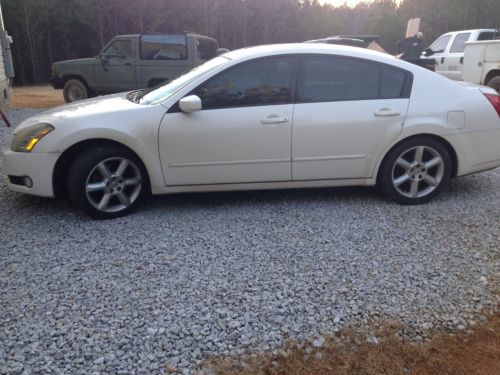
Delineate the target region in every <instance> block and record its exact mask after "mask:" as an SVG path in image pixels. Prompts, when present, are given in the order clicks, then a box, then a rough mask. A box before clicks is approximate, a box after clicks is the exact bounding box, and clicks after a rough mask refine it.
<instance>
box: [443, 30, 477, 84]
mask: <svg viewBox="0 0 500 375" xmlns="http://www.w3.org/2000/svg"><path fill="white" fill-rule="evenodd" d="M470 38H471V33H470V32H467V33H458V34H456V35H455V38H454V39H453V40H452V42H451V47H450V51H449V53H448V54H447V56H446V59H445V63H444V64H443V65H444V68H443V70H444V71H445V72H446V73H445V75H446V77H448V78H450V79H452V80H454V81H461V80H462V72H463V68H464V52H465V43H467V42H468V41H469V39H470Z"/></svg>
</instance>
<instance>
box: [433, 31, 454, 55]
mask: <svg viewBox="0 0 500 375" xmlns="http://www.w3.org/2000/svg"><path fill="white" fill-rule="evenodd" d="M450 39H451V35H444V36H442V37H441V38H439V39H438V40H436V41H435V42H434V43H432V46H430V49H431V50H432V52H434V53H440V52H444V50H445V49H446V46H448V43H449V42H450Z"/></svg>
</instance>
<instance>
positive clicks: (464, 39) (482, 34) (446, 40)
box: [422, 29, 499, 81]
mask: <svg viewBox="0 0 500 375" xmlns="http://www.w3.org/2000/svg"><path fill="white" fill-rule="evenodd" d="M498 35H499V34H498V30H495V29H478V30H463V31H453V32H450V33H447V34H444V35H441V36H440V37H439V38H437V39H436V41H435V42H434V43H432V44H431V46H430V47H429V48H427V49H426V50H425V51H424V53H423V55H422V57H433V58H434V59H436V73H439V74H441V75H443V76H445V77H448V78H450V79H452V80H455V81H461V80H462V71H463V68H464V51H465V44H466V43H468V42H477V41H482V40H492V39H494V38H495V37H496V36H498Z"/></svg>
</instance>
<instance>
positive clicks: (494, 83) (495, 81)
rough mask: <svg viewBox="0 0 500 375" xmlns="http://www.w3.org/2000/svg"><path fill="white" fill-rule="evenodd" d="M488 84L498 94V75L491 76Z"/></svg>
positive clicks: (499, 80)
mask: <svg viewBox="0 0 500 375" xmlns="http://www.w3.org/2000/svg"><path fill="white" fill-rule="evenodd" d="M488 86H490V87H491V88H492V89H494V90H496V91H497V92H498V93H499V94H500V76H496V77H493V78H492V79H490V81H489V82H488Z"/></svg>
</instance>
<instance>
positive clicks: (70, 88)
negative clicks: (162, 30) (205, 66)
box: [50, 33, 219, 103]
mask: <svg viewBox="0 0 500 375" xmlns="http://www.w3.org/2000/svg"><path fill="white" fill-rule="evenodd" d="M218 50H219V44H218V43H217V41H216V40H215V39H212V38H209V37H206V36H201V35H196V34H190V33H184V34H164V35H146V34H139V35H119V36H116V37H114V38H113V39H111V40H110V41H109V43H108V44H107V45H106V46H104V48H103V49H102V51H101V52H100V53H99V54H98V55H97V56H96V57H92V58H86V59H77V60H67V61H60V62H56V63H54V64H53V66H52V78H51V80H50V81H51V83H52V86H53V87H54V88H55V89H63V90H64V100H65V101H66V102H67V103H69V102H73V101H76V100H81V99H86V98H90V97H93V96H97V95H100V94H112V93H116V92H122V91H130V90H136V89H144V88H148V87H153V86H156V85H158V84H160V83H162V82H167V81H170V80H172V79H173V78H175V77H178V76H179V75H181V74H182V73H183V72H186V71H189V70H191V69H192V68H194V67H195V66H198V65H200V64H202V63H203V62H205V61H207V60H210V59H212V58H213V57H215V56H216V55H217V53H218Z"/></svg>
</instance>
